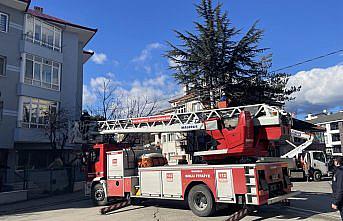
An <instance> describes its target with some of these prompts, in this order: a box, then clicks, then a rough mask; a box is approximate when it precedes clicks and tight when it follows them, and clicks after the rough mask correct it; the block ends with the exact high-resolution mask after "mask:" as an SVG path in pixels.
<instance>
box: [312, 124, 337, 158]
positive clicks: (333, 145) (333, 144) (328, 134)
mask: <svg viewBox="0 0 343 221" xmlns="http://www.w3.org/2000/svg"><path fill="white" fill-rule="evenodd" d="M334 122H338V129H335V130H331V126H330V124H331V123H334ZM317 125H319V126H322V127H325V128H326V131H325V133H324V136H325V146H326V149H327V152H328V153H342V152H343V149H342V141H343V122H342V121H333V122H324V123H320V124H317ZM333 134H336V135H339V136H340V141H333V140H332V136H333ZM337 147H340V150H339V149H337Z"/></svg>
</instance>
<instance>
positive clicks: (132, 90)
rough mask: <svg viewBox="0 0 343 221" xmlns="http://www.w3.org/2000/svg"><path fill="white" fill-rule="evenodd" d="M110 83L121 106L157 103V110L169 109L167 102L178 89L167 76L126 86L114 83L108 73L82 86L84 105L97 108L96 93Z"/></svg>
mask: <svg viewBox="0 0 343 221" xmlns="http://www.w3.org/2000/svg"><path fill="white" fill-rule="evenodd" d="M109 81H110V82H111V84H113V86H114V87H113V88H114V89H115V94H114V96H116V97H117V98H118V99H120V100H121V102H123V103H122V105H123V106H124V109H125V106H126V105H127V103H128V102H130V101H137V100H139V101H140V102H144V101H145V100H147V101H148V102H149V105H152V104H153V103H154V102H155V101H156V102H157V106H158V109H164V108H168V107H170V105H169V103H168V100H169V98H171V97H173V96H175V95H176V94H178V93H179V87H178V86H177V85H176V83H175V81H173V80H172V79H170V78H169V76H167V75H163V74H161V75H159V76H156V77H153V78H147V79H144V80H135V81H133V82H132V83H131V84H129V85H127V84H125V83H124V82H121V81H116V80H115V76H114V74H113V73H108V74H106V75H104V76H101V77H96V78H91V79H90V82H89V86H86V85H84V92H83V95H84V105H88V106H92V105H93V106H94V107H96V106H98V105H99V104H98V101H97V96H96V94H97V91H99V90H100V91H101V90H102V89H103V85H104V82H109Z"/></svg>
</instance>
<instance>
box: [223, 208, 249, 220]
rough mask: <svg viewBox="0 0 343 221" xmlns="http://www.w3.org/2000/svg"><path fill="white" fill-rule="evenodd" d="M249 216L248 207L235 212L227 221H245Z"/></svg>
mask: <svg viewBox="0 0 343 221" xmlns="http://www.w3.org/2000/svg"><path fill="white" fill-rule="evenodd" d="M248 214H249V210H248V208H247V207H244V208H243V209H241V210H239V211H237V212H235V213H234V214H232V215H231V216H230V217H229V218H227V219H226V220H225V221H238V220H241V219H243V218H244V217H246V216H247V215H248Z"/></svg>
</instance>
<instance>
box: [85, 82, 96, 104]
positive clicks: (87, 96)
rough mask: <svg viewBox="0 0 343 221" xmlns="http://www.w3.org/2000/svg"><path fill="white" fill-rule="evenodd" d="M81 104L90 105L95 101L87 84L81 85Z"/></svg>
mask: <svg viewBox="0 0 343 221" xmlns="http://www.w3.org/2000/svg"><path fill="white" fill-rule="evenodd" d="M82 100H83V105H85V106H87V105H92V104H94V103H95V101H96V96H95V94H94V93H92V92H91V91H90V90H89V89H88V87H87V85H83V97H82Z"/></svg>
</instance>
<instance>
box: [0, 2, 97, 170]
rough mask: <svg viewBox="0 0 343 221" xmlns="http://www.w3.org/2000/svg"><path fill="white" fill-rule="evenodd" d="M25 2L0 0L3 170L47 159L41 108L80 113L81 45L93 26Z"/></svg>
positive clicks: (39, 165)
mask: <svg viewBox="0 0 343 221" xmlns="http://www.w3.org/2000/svg"><path fill="white" fill-rule="evenodd" d="M29 6H30V1H29V0H2V1H1V2H0V166H2V167H3V168H4V167H5V168H6V169H7V176H9V175H10V174H11V171H13V170H17V169H21V168H32V169H38V168H46V167H47V166H48V165H49V163H51V161H52V160H53V159H51V157H52V155H51V151H50V150H51V147H50V144H49V140H48V137H47V136H46V134H45V132H44V129H43V128H44V127H45V125H46V112H47V111H49V112H56V111H57V110H59V109H65V110H67V111H68V113H69V115H70V120H78V119H79V118H80V115H81V111H82V86H83V64H84V63H85V62H86V61H87V60H88V59H89V58H90V57H91V55H92V53H90V52H86V51H84V47H85V46H86V45H87V43H88V42H89V41H90V40H91V39H92V37H93V36H94V34H95V33H96V31H97V30H96V29H92V28H88V27H84V26H80V25H77V24H73V23H70V22H67V21H64V20H62V19H59V18H55V17H52V16H49V15H46V14H44V12H43V9H42V8H40V7H35V8H34V9H29ZM73 148H74V146H73V145H72V144H67V148H66V149H70V150H72V149H73Z"/></svg>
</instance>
